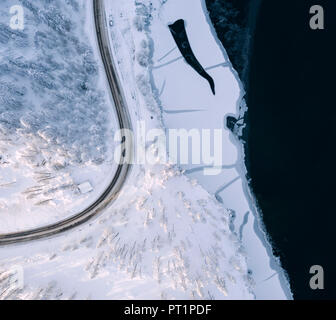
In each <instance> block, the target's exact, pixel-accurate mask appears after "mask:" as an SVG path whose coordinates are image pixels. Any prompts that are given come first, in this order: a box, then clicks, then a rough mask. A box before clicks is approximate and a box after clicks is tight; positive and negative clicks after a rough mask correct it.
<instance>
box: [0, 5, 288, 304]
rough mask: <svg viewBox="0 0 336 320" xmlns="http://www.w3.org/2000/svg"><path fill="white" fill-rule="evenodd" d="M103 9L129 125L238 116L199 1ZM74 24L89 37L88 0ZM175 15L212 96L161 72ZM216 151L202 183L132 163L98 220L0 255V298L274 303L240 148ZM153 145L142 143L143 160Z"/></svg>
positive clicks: (233, 144)
mask: <svg viewBox="0 0 336 320" xmlns="http://www.w3.org/2000/svg"><path fill="white" fill-rule="evenodd" d="M23 2H24V1H23ZM69 3H72V4H74V3H75V1H69ZM76 3H79V4H84V1H77V2H76ZM105 4H106V7H107V8H106V13H107V17H108V23H109V26H110V28H109V31H110V36H111V47H112V48H113V55H114V58H115V61H117V65H118V72H119V76H120V80H121V83H122V85H123V88H124V90H125V97H126V100H127V103H128V107H129V112H130V115H131V118H132V122H133V123H136V122H137V121H139V120H142V121H144V122H145V124H146V127H147V129H151V128H162V127H163V126H166V127H168V128H169V127H171V128H179V127H184V128H187V129H188V128H202V127H203V128H223V126H224V117H225V116H226V115H229V114H234V115H237V113H239V112H240V111H239V110H238V106H239V105H240V101H239V99H240V97H241V95H242V91H241V88H240V83H239V81H238V78H237V77H236V75H235V73H234V72H233V70H232V69H231V68H230V67H227V63H228V60H227V58H226V57H225V54H224V50H223V48H221V46H220V45H219V43H218V42H217V41H216V37H215V35H214V34H213V33H212V32H211V31H212V30H211V28H210V25H209V23H208V20H207V16H206V14H205V11H204V7H203V2H202V1H198V0H192V1H189V0H185V1H183V2H182V1H178V0H162V1H159V0H156V1H147V0H143V1H134V0H124V1H114V2H111V1H105ZM85 17H86V22H85V23H86V26H87V27H86V29H87V30H88V31H89V32H90V33H91V36H93V35H94V28H93V16H92V3H91V2H88V1H86V14H85ZM177 18H183V19H185V20H186V21H187V32H188V35H189V38H190V42H191V45H192V47H193V50H194V52H195V54H196V56H197V58H198V59H199V60H200V62H201V63H202V65H204V66H207V67H210V66H215V65H217V64H219V63H220V64H223V63H224V65H223V66H222V67H213V68H211V69H208V72H209V73H210V74H211V76H213V77H214V79H215V81H216V92H217V93H216V96H213V95H212V93H211V91H210V89H209V85H208V84H207V82H206V81H205V80H204V79H203V78H201V77H199V76H198V75H197V74H196V73H195V71H193V70H192V69H191V68H190V67H189V66H187V65H186V64H185V63H184V62H183V60H182V59H179V60H176V62H173V63H169V64H167V65H165V66H163V64H165V63H167V62H169V61H170V60H173V59H175V58H179V53H178V50H176V49H174V50H172V49H173V48H174V46H175V44H174V42H173V39H172V37H171V35H170V33H169V29H168V27H167V24H168V22H174V20H176V19H177ZM169 52H171V53H170V54H168V55H166V54H167V53H169ZM209 52H210V53H211V54H209ZM160 65H161V67H160ZM158 67H159V68H158ZM162 88H163V89H162ZM105 89H106V92H107V90H108V89H107V87H106V88H105ZM193 110H198V111H193ZM186 111H190V112H186ZM186 116H187V117H188V118H186ZM223 146H224V149H223V150H224V151H223V169H224V170H223V172H222V173H220V174H219V175H215V176H205V175H204V174H203V173H204V171H203V170H200V168H199V166H198V167H195V166H190V167H189V166H185V167H184V168H183V169H186V170H187V171H186V175H185V174H183V171H181V170H180V169H179V168H178V167H176V166H174V165H169V164H160V163H159V162H157V163H156V164H141V165H140V164H138V165H134V166H133V170H132V172H131V175H130V177H129V179H128V181H127V183H126V185H125V186H124V188H123V190H122V192H121V194H120V196H119V197H118V199H117V200H116V201H115V202H114V203H113V205H112V206H111V207H110V208H108V209H107V210H106V211H105V212H104V213H103V214H102V215H101V216H100V217H97V218H95V219H94V220H93V221H90V222H89V223H87V224H86V225H83V226H81V227H80V228H77V229H75V230H70V231H69V232H67V233H65V234H62V235H59V236H57V237H55V238H51V239H46V240H41V241H35V242H32V243H26V244H20V245H14V246H8V247H2V248H0V299H17V298H19V299H85V298H89V299H90V298H91V299H160V298H162V299H189V298H191V299H193V298H194V299H253V298H260V299H267V298H286V296H285V291H284V287H283V286H281V283H280V279H281V277H282V276H283V275H282V270H281V269H280V268H279V267H278V266H277V265H276V263H275V260H274V258H273V257H271V256H269V255H268V252H267V249H266V247H265V245H267V243H266V241H265V239H264V235H263V234H262V232H261V231H260V226H259V223H258V220H257V215H256V211H255V209H254V206H253V201H252V198H251V197H250V196H249V194H248V189H247V187H246V181H245V180H244V176H243V167H242V159H241V157H242V154H241V147H240V145H239V143H238V142H237V140H236V138H235V137H234V136H233V135H232V134H231V132H229V131H228V130H225V131H224V133H223ZM156 148H157V146H156V144H155V143H151V144H148V145H147V150H148V151H149V152H151V153H152V154H154V155H155V154H156V151H157V150H156ZM202 169H203V168H202ZM79 176H80V175H79ZM225 185H228V187H226V188H225ZM233 210H234V211H233ZM246 212H250V213H249V214H246ZM276 272H277V273H276ZM14 273H15V274H16V275H17V276H18V277H22V284H23V286H22V288H21V287H20V286H18V283H12V280H11V279H13V277H10V275H13V274H14ZM275 273H276V274H275ZM273 274H275V275H274V276H273ZM270 276H273V277H271V278H270V279H269V280H267V278H268V277H270ZM14 278H15V277H14ZM282 281H284V280H282ZM282 285H284V282H283V283H282Z"/></svg>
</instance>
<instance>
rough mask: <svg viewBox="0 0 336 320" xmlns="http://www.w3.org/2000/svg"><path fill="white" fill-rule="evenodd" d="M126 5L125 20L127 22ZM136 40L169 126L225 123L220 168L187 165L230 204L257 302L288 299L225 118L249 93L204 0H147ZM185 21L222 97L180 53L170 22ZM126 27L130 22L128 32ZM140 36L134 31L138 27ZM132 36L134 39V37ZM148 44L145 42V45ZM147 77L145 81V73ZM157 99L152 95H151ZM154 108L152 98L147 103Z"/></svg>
mask: <svg viewBox="0 0 336 320" xmlns="http://www.w3.org/2000/svg"><path fill="white" fill-rule="evenodd" d="M127 10H128V5H127V4H125V9H124V11H125V12H123V13H122V15H121V17H122V18H121V19H120V18H119V19H118V17H117V16H116V15H113V17H114V19H116V20H117V21H118V22H115V23H121V22H119V21H120V20H121V21H124V20H125V16H126V15H127ZM137 13H138V16H137V17H136V18H135V25H136V26H137V28H138V30H139V31H145V34H146V37H144V35H143V32H138V33H136V32H135V34H136V35H135V36H134V37H135V40H134V41H135V42H136V43H137V44H138V46H139V47H143V48H144V49H143V50H142V52H140V54H138V56H137V58H138V60H139V58H141V60H140V62H142V63H143V60H144V59H143V57H144V56H146V54H145V53H143V52H146V51H147V52H148V54H147V56H148V55H149V56H150V58H149V60H148V61H147V65H148V69H149V76H148V75H147V80H148V82H149V83H151V88H152V90H153V92H154V94H155V97H154V98H155V102H156V105H157V106H158V107H160V109H161V111H162V119H163V123H164V126H165V127H167V128H171V129H175V128H177V129H180V128H181V129H182V128H184V129H187V130H190V129H194V128H197V129H212V130H213V129H218V128H223V129H224V131H223V137H222V138H223V149H222V153H223V154H222V171H221V172H220V174H218V175H205V174H204V165H203V166H200V165H193V164H191V163H190V164H188V165H181V167H182V168H183V169H185V170H186V174H187V175H188V176H189V177H190V178H192V179H196V180H197V181H198V182H199V183H200V184H201V185H202V186H203V187H204V188H205V189H206V190H207V191H208V192H210V193H211V194H213V195H214V196H216V198H217V199H218V201H219V202H221V203H222V204H223V206H224V207H225V208H230V209H231V210H233V213H234V215H235V220H234V231H235V232H236V234H237V235H238V236H239V237H240V239H241V241H242V243H243V245H244V247H245V250H246V252H247V263H248V267H249V269H250V272H251V274H252V276H253V279H254V281H255V287H254V293H255V294H256V298H258V299H286V298H290V297H291V293H290V290H289V285H288V282H287V280H286V278H285V275H284V271H283V270H282V269H281V267H280V266H279V262H278V261H276V259H275V258H274V257H273V256H272V252H271V247H270V245H269V243H268V242H267V240H266V236H265V234H264V232H263V227H262V223H261V221H260V217H259V216H258V213H257V210H256V208H255V205H254V201H253V197H252V196H251V194H250V192H249V189H248V186H247V181H246V179H245V168H244V162H243V160H244V159H243V156H244V155H243V151H242V145H241V143H240V142H239V141H238V139H237V137H235V136H234V135H233V134H232V132H231V131H230V130H228V129H227V128H226V117H227V116H229V115H234V116H235V117H236V118H241V117H242V114H243V112H244V110H245V108H246V107H245V104H244V100H243V99H242V98H243V95H244V91H243V88H242V85H241V82H240V80H239V77H238V75H237V74H236V72H235V71H234V70H233V69H232V66H231V64H230V61H229V59H228V57H227V55H226V53H225V50H224V48H223V47H222V46H221V44H220V42H219V40H218V39H217V37H216V34H215V31H214V30H213V28H212V26H211V22H210V19H209V17H208V15H207V11H206V7H205V2H204V1H201V0H197V1H195V0H184V1H178V0H168V1H160V0H156V1H148V2H147V1H142V3H138V6H137ZM178 19H184V20H185V23H186V31H187V34H188V37H189V41H190V44H191V47H192V49H193V52H194V53H195V55H196V57H197V59H198V60H199V62H200V63H201V64H202V66H203V67H204V68H205V70H206V71H207V72H208V73H209V74H210V75H211V77H212V78H213V79H214V80H215V87H216V95H213V94H212V92H211V90H210V88H209V85H208V83H207V81H206V80H205V79H203V78H202V77H200V76H199V75H198V74H197V73H196V72H195V71H194V70H193V69H192V68H191V67H190V66H189V65H187V63H186V62H185V61H184V59H183V58H182V57H181V54H180V52H179V50H178V48H177V47H176V43H175V42H174V40H173V37H172V35H171V33H170V31H169V28H168V25H169V24H171V23H173V22H175V21H176V20H178ZM126 28H127V27H125V29H126ZM133 34H134V32H133ZM128 41H130V40H128ZM146 43H147V45H144V44H146ZM141 79H142V78H141ZM150 99H152V97H151V98H150ZM147 104H148V105H152V104H151V102H148V103H147Z"/></svg>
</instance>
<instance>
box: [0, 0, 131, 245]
mask: <svg viewBox="0 0 336 320" xmlns="http://www.w3.org/2000/svg"><path fill="white" fill-rule="evenodd" d="M93 14H94V19H95V26H96V33H97V41H98V46H99V49H100V53H101V57H102V61H103V64H104V67H105V72H106V76H107V79H108V83H109V86H110V89H111V93H112V97H113V100H114V103H115V107H116V111H117V116H118V122H119V126H120V128H121V129H129V130H130V129H131V128H132V127H131V121H130V117H129V114H128V111H127V105H126V103H125V99H124V96H123V92H122V89H121V86H120V82H119V79H118V76H117V72H116V68H115V65H114V63H113V58H112V56H111V50H110V42H109V36H108V31H107V21H106V16H105V10H104V0H93ZM122 143H123V150H124V151H123V153H122V155H121V159H120V162H119V163H120V164H119V165H118V168H117V171H116V174H115V176H114V178H113V180H112V182H111V183H110V185H109V186H108V187H107V189H106V190H105V192H104V193H103V194H102V195H101V196H100V197H99V199H98V200H96V201H95V202H94V203H93V204H92V205H91V206H90V207H88V208H87V209H85V210H83V211H82V212H80V213H78V214H76V215H74V216H72V217H70V218H68V219H65V220H62V221H60V222H58V223H55V224H52V225H49V226H45V227H40V228H36V229H32V230H27V231H24V232H17V233H9V234H2V235H0V245H6V244H12V243H19V242H25V241H31V240H37V239H41V238H45V237H50V236H52V235H55V234H59V233H61V232H64V231H66V230H69V229H72V228H74V227H77V226H79V225H81V224H83V223H85V222H87V221H88V220H90V219H91V218H93V217H95V216H96V215H98V214H99V213H101V212H102V210H104V209H105V208H106V207H107V205H108V204H109V203H111V201H114V200H115V199H116V198H117V196H118V194H119V191H120V190H121V188H122V186H123V184H124V182H125V181H126V178H127V176H128V174H129V172H130V168H131V165H130V164H128V163H125V164H123V158H125V157H127V158H129V157H131V156H132V152H133V145H132V144H131V141H130V142H128V141H126V138H125V136H124V137H123V139H122Z"/></svg>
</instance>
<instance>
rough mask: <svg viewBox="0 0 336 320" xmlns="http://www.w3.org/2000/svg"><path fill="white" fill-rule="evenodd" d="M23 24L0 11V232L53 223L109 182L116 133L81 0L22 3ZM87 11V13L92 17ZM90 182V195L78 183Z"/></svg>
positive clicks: (5, 5) (6, 3)
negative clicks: (17, 26)
mask: <svg viewBox="0 0 336 320" xmlns="http://www.w3.org/2000/svg"><path fill="white" fill-rule="evenodd" d="M19 4H21V5H22V6H23V9H24V29H23V30H22V31H21V30H13V29H11V27H10V23H9V22H10V18H11V15H10V8H11V6H12V5H13V1H10V0H3V1H1V8H0V233H1V234H3V233H10V232H15V231H23V230H28V229H32V228H36V227H41V226H45V225H48V224H51V223H55V222H57V221H60V220H62V219H65V218H67V217H69V216H72V215H74V214H75V213H77V212H79V211H81V210H83V209H85V208H87V207H88V206H89V205H90V204H91V203H93V202H94V201H95V200H96V199H97V198H98V196H99V195H100V194H101V193H103V192H104V190H105V189H106V187H107V185H108V184H109V183H110V182H111V181H112V179H113V176H114V174H115V170H116V165H115V163H114V162H113V161H112V160H113V150H114V141H113V132H114V131H115V130H116V129H118V122H117V121H116V117H115V114H114V106H113V104H111V100H109V96H108V94H107V93H108V92H107V91H106V89H105V88H106V80H105V78H104V68H103V66H102V65H101V64H99V63H97V61H99V58H100V53H99V50H98V48H97V47H96V45H95V34H94V33H92V32H91V30H93V27H94V26H93V25H92V24H91V25H89V26H90V33H87V32H85V31H86V30H85V28H83V26H87V23H86V21H88V19H86V12H87V11H86V8H85V5H84V2H83V1H80V2H77V1H67V2H66V3H64V1H63V0H55V1H52V2H51V3H48V2H46V1H44V0H22V1H19ZM91 15H92V13H91V12H90V16H89V19H90V17H91ZM83 183H90V184H91V186H92V190H91V191H90V192H86V193H83V192H81V188H79V186H80V185H82V184H83Z"/></svg>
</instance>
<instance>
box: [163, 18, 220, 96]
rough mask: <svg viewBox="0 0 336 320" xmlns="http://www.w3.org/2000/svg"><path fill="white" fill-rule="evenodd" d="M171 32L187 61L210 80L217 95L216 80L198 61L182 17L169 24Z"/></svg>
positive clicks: (212, 89) (213, 91)
mask: <svg viewBox="0 0 336 320" xmlns="http://www.w3.org/2000/svg"><path fill="white" fill-rule="evenodd" d="M168 27H169V29H170V32H171V34H172V36H173V38H174V40H175V42H176V44H177V47H178V48H179V50H180V52H181V54H182V56H183V57H184V59H185V61H186V62H187V63H188V64H189V65H190V66H191V67H192V68H193V69H194V70H195V71H196V72H197V73H198V74H199V75H200V76H202V77H203V78H204V79H206V80H208V82H209V85H210V87H211V91H212V93H213V94H214V95H215V94H216V93H215V82H214V80H213V79H212V78H211V76H210V75H209V74H208V73H207V72H206V71H205V70H204V68H203V67H202V65H201V64H200V63H199V62H198V60H197V58H196V57H195V55H194V53H193V51H192V49H191V46H190V43H189V40H188V35H187V32H186V29H185V23H184V20H182V19H180V20H177V21H175V22H174V23H173V24H170V25H169V26H168Z"/></svg>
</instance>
